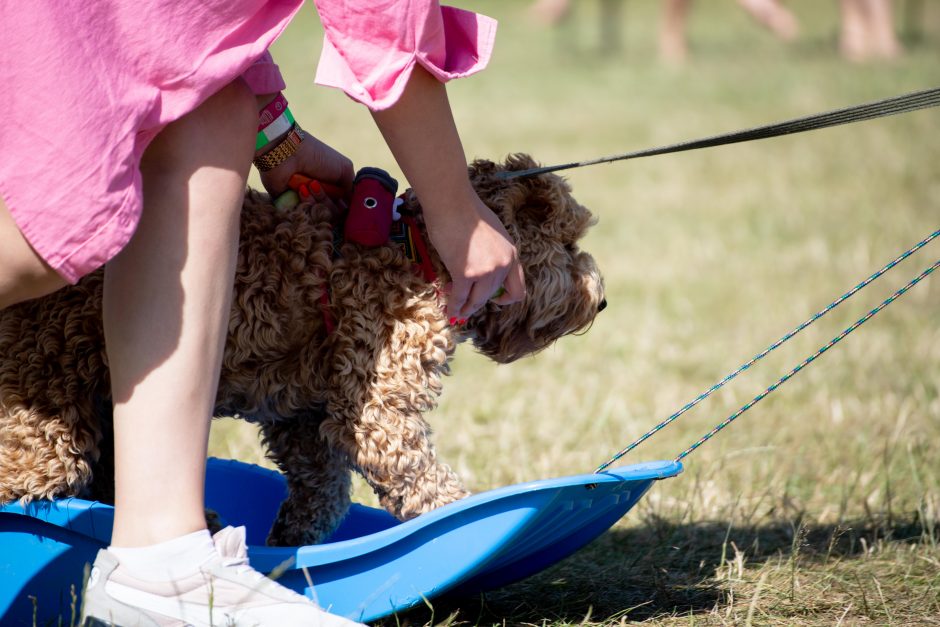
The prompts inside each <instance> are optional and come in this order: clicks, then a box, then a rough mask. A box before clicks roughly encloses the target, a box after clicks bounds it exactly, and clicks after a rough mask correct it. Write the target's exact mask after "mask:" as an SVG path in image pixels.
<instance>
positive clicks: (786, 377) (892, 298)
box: [675, 259, 940, 462]
mask: <svg viewBox="0 0 940 627" xmlns="http://www.w3.org/2000/svg"><path fill="white" fill-rule="evenodd" d="M938 267H940V259H938V260H937V261H935V262H934V264H933V265H932V266H930V267H929V268H927V269H926V270H924V271H923V272H921V273H920V274H919V275H918V276H916V277H914V279H912V280H911V282H910V283H908V284H907V285H905V286H904V287H902V288H901V289H899V290H898V291H896V292H895V293H894V294H892V295H891V296H889V297H888V298H886V299H885V300H884V301H883V302H882V303H881V304H880V305H878V306H877V307H875V308H874V309H872V310H871V311H869V312H868V313H867V314H865V315H864V316H863V317H861V318H859V319H858V320H856V321H855V323H854V324H852V326H850V327H847V328H846V329H845V330H844V331H842V333H840V334H839V335H837V336H836V337H834V338H832V339H831V340H829V342H828V343H827V344H826V345H825V346H823V347H822V348H820V349H819V350H818V351H816V352H815V353H813V354H812V355H810V356H809V357H807V358H806V359H804V360H803V361H802V362H801V363H800V364H799V365H798V366H797V367H796V368H794V369H793V370H791V371H790V372H788V373H787V374H785V375H783V376H782V377H780V378H779V379H778V380H777V381H776V383H774V384H773V385H771V386H770V387H769V388H767V389H766V390H764V391H763V392H761V393H760V394H758V395H757V396H756V397H754V400H752V401H750V402H749V403H746V404H745V405H744V406H743V407H741V409H739V410H738V411H736V412H734V413H733V414H731V415H730V416H728V417H727V418H726V419H725V420H724V421H723V422H721V424H719V425H718V426H717V427H715V428H714V429H712V430H711V431H709V432H708V433H707V434H705V435H704V436H702V438H701V439H700V440H699V441H698V442H696V443H695V444H693V445H692V446H690V447H689V448H687V449H685V450H684V451H683V452H682V453H680V454H679V456H678V457H676V459H675V461H677V462H678V461H681V460H682V459H684V458H685V457H686V456H688V455H689V453H691V452H692V451H694V450H695V449H697V448H698V447H700V446H701V445H702V444H704V443H705V442H707V441H708V440H710V439H711V438H712V436H714V435H715V434H716V433H718V432H719V431H721V430H722V429H724V428H725V427H727V426H728V425H729V424H731V423H732V422H733V421H734V420H735V419H736V418H737V417H738V416H740V415H741V414H743V413H744V412H746V411H747V410H749V409H750V408H751V407H753V406H754V405H756V404H757V403H759V402H760V401H761V400H762V399H763V398H764V397H765V396H767V395H768V394H770V393H771V392H773V391H774V390H776V389H777V388H779V387H780V386H781V385H783V384H784V383H786V382H787V381H789V380H790V378H791V377H792V376H793V375H795V374H796V373H797V372H799V371H800V370H802V369H803V368H805V367H806V366H808V365H809V364H811V363H813V361H815V360H816V358H817V357H819V356H820V355H822V354H823V353H825V352H826V351H827V350H829V349H830V348H832V347H833V346H835V345H836V344H838V343H839V342H841V341H842V340H843V338H845V336H847V335H848V334H849V333H851V332H852V331H854V330H855V329H857V328H859V327H860V326H862V325H863V324H865V323H866V322H868V321H869V320H871V319H872V318H873V317H874V316H875V314H877V313H878V312H879V311H881V310H882V309H884V308H885V307H887V306H888V305H890V304H891V303H893V302H894V301H895V300H897V298H898V297H899V296H901V295H902V294H904V293H905V292H907V291H908V290H909V289H911V288H912V287H914V286H915V285H917V284H918V283H920V282H921V281H922V280H923V279H925V278H926V277H927V276H928V275H930V273H931V272H933V271H934V270H936V269H937V268H938Z"/></svg>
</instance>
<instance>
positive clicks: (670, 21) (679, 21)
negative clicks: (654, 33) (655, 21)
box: [659, 0, 692, 64]
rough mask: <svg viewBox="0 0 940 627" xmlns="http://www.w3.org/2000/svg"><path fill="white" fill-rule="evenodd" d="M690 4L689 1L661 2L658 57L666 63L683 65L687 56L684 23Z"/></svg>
mask: <svg viewBox="0 0 940 627" xmlns="http://www.w3.org/2000/svg"><path fill="white" fill-rule="evenodd" d="M691 4H692V1H691V0H663V16H662V19H661V20H660V24H659V56H660V58H661V59H662V60H663V61H665V62H667V63H677V64H678V63H683V62H685V60H686V57H688V56H689V48H688V45H687V44H686V40H685V23H686V21H687V20H688V17H689V6H690V5H691Z"/></svg>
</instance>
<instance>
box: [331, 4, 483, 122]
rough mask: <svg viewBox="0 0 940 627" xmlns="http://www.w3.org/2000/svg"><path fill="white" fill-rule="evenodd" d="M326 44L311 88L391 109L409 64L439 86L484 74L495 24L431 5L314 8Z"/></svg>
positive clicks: (332, 5) (454, 10)
mask: <svg viewBox="0 0 940 627" xmlns="http://www.w3.org/2000/svg"><path fill="white" fill-rule="evenodd" d="M316 5H317V10H318V11H319V13H320V20H321V22H322V23H323V28H324V30H325V36H324V38H323V52H322V53H321V55H320V64H319V67H318V68H317V76H316V82H317V83H319V84H320V85H326V86H328V87H338V88H339V89H342V90H343V91H345V92H346V93H347V94H348V95H349V96H350V97H351V98H353V99H355V100H358V101H359V102H361V103H363V104H365V105H366V106H368V107H369V108H370V109H373V110H379V109H385V108H388V107H390V106H392V105H393V104H394V103H395V102H396V101H397V100H398V98H399V97H400V96H401V93H402V91H403V90H404V88H405V84H406V83H407V82H408V78H409V77H410V76H411V71H412V69H413V68H414V66H415V63H420V64H421V66H422V67H424V68H425V69H426V70H428V71H429V72H430V73H431V74H432V75H433V76H435V77H436V78H437V79H438V80H439V81H441V82H447V81H448V80H450V79H452V78H460V77H463V76H468V75H470V74H473V73H474V72H478V71H480V70H482V69H483V68H484V67H486V64H487V63H488V62H489V60H490V56H491V55H492V53H493V43H494V40H495V38H496V20H494V19H492V18H489V17H486V16H485V15H479V14H477V13H473V12H472V11H464V10H461V9H455V8H453V7H446V6H445V7H442V6H440V5H439V4H438V0H372V1H371V2H370V1H367V0H316Z"/></svg>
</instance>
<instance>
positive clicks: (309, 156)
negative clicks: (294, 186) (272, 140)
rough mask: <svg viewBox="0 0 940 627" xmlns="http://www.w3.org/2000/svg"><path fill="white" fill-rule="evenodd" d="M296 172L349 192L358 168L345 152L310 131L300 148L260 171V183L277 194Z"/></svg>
mask: <svg viewBox="0 0 940 627" xmlns="http://www.w3.org/2000/svg"><path fill="white" fill-rule="evenodd" d="M294 174H305V175H306V176H309V177H310V178H312V179H316V180H318V181H321V182H323V183H330V184H333V185H336V186H337V187H340V188H341V189H342V190H343V191H346V192H348V191H349V190H350V189H351V188H352V182H353V176H354V175H355V171H354V169H353V163H352V161H351V160H350V159H349V158H348V157H347V156H346V155H344V154H342V153H340V152H338V151H337V150H335V149H333V148H331V147H330V146H328V145H326V144H325V143H323V142H322V141H320V140H319V139H317V138H316V137H314V136H313V135H310V134H309V133H307V136H306V138H304V140H303V141H302V142H301V143H300V145H299V146H298V147H297V152H295V153H294V154H293V155H291V156H290V157H288V158H287V159H285V160H284V161H283V162H281V163H280V164H278V165H277V166H276V167H274V168H273V169H271V170H268V171H267V172H262V173H261V183H262V185H264V188H265V189H266V190H268V193H269V194H271V195H272V196H278V195H279V194H281V193H282V192H284V191H285V190H286V189H287V182H288V181H289V180H290V177H291V176H292V175H294Z"/></svg>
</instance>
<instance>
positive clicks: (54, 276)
mask: <svg viewBox="0 0 940 627" xmlns="http://www.w3.org/2000/svg"><path fill="white" fill-rule="evenodd" d="M65 284H66V281H65V279H63V278H62V277H61V276H59V274H58V273H57V272H56V271H55V270H53V269H52V267H50V266H49V264H47V263H46V262H45V261H43V259H42V257H40V256H39V255H38V254H36V251H34V250H33V249H32V247H31V246H30V245H29V243H28V242H27V241H26V238H25V237H23V234H22V233H20V230H19V229H18V228H17V226H16V223H15V222H13V216H11V215H10V211H9V209H7V206H6V204H5V203H4V202H3V199H2V198H0V309H5V308H6V307H9V306H10V305H15V304H16V303H21V302H23V301H24V300H29V299H31V298H38V297H39V296H44V295H46V294H48V293H49V292H53V291H55V290H57V289H59V288H60V287H63V286H64V285H65Z"/></svg>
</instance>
